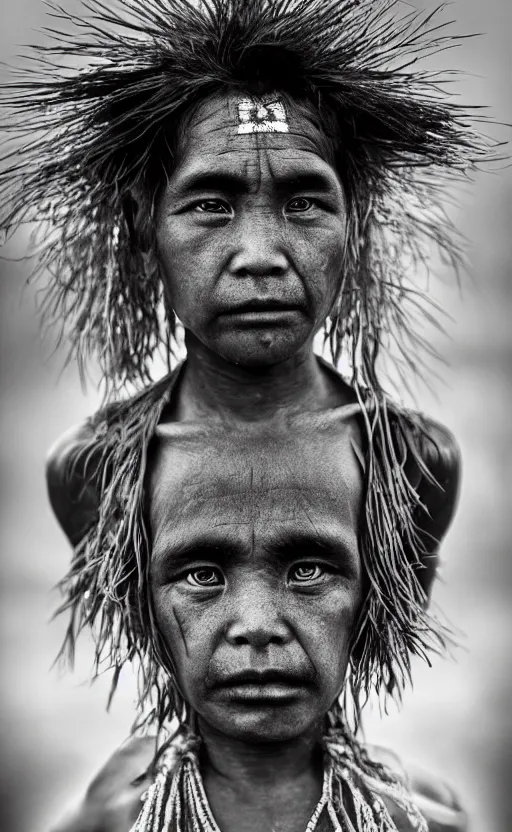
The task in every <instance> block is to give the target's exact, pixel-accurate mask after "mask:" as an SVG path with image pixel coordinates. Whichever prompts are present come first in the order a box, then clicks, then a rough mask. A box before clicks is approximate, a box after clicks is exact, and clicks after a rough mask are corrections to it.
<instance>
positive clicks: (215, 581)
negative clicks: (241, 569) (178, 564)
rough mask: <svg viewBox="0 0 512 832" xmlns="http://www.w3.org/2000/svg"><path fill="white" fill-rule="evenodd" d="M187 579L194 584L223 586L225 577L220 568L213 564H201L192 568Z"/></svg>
mask: <svg viewBox="0 0 512 832" xmlns="http://www.w3.org/2000/svg"><path fill="white" fill-rule="evenodd" d="M187 581H188V583H189V584H192V586H208V587H209V586H222V584H223V583H224V579H223V577H222V573H221V571H220V569H215V567H213V566H200V567H199V568H198V569H191V570H190V572H189V573H188V574H187Z"/></svg>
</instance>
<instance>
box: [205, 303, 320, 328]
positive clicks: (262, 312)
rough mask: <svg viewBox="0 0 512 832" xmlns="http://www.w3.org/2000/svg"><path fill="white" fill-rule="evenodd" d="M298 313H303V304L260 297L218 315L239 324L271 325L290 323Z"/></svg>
mask: <svg viewBox="0 0 512 832" xmlns="http://www.w3.org/2000/svg"><path fill="white" fill-rule="evenodd" d="M298 314H302V315H303V314H304V305H303V304H300V303H292V302H285V301H282V300H278V299H271V298H261V299H254V300H251V301H249V302H247V303H242V304H239V305H238V306H233V307H231V308H230V309H227V310H225V311H224V312H222V314H221V315H220V317H221V318H227V319H229V321H230V322H231V323H237V324H238V325H240V326H269V325H270V326H271V325H275V324H277V325H285V324H286V323H290V322H291V321H292V320H293V319H294V318H296V316H297V315H298Z"/></svg>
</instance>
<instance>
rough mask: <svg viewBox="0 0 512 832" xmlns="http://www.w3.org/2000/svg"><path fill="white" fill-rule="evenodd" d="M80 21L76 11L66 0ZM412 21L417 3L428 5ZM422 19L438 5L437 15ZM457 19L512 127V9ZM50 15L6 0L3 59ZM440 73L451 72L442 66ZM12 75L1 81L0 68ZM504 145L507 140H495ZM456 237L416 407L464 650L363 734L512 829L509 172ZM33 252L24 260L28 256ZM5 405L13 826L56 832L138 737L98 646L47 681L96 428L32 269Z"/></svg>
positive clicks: (468, 51) (5, 648) (420, 676)
mask: <svg viewBox="0 0 512 832" xmlns="http://www.w3.org/2000/svg"><path fill="white" fill-rule="evenodd" d="M62 2H63V5H64V6H65V7H66V8H76V3H75V2H73V4H72V5H71V4H70V3H68V2H67V0H62ZM415 5H420V0H417V2H416V3H415ZM422 5H423V6H424V7H425V8H431V7H433V4H431V3H430V2H429V0H423V4H422ZM448 14H449V16H452V17H454V18H455V19H456V20H457V21H458V25H457V29H458V31H460V32H463V33H470V32H482V33H484V36H483V37H482V38H480V39H479V40H478V41H467V42H466V43H465V45H464V47H463V48H462V49H460V50H458V51H457V52H456V53H454V54H452V55H450V56H447V60H446V61H445V62H444V63H447V62H448V59H449V61H451V63H452V65H453V64H456V65H458V66H460V67H463V68H465V69H467V70H469V71H470V72H471V73H472V77H471V78H468V79H466V80H465V81H464V82H461V84H460V90H461V92H462V95H463V97H464V100H465V101H468V102H470V103H483V104H487V105H489V106H490V108H491V112H492V114H493V115H494V116H495V117H496V118H497V119H499V120H502V121H507V120H508V121H512V108H511V103H512V102H511V100H510V79H511V76H512V60H511V52H512V50H511V35H512V25H511V24H512V4H511V3H510V0H486V2H481V0H458V2H455V3H453V4H452V5H451V8H450V9H449V12H448ZM44 23H45V20H44V5H43V3H42V2H41V0H3V2H2V27H1V28H0V49H1V52H2V57H3V59H4V60H6V61H9V60H11V59H12V57H13V55H14V54H15V53H16V51H17V49H18V47H19V46H20V45H22V44H24V43H27V42H30V41H32V40H33V39H34V37H35V35H34V31H33V30H34V29H38V28H40V27H41V26H42V25H44ZM442 60H443V59H442V58H441V61H442ZM0 73H1V77H5V70H4V69H1V70H0ZM499 135H501V136H503V135H504V134H503V131H502V132H500V133H499ZM458 221H459V223H460V226H461V228H462V230H463V231H464V232H465V234H466V235H467V236H468V238H469V240H470V243H471V249H470V256H471V261H472V273H471V278H470V279H468V280H467V281H466V285H465V290H464V300H463V301H462V300H461V298H460V296H459V294H458V292H457V291H456V290H453V289H450V288H449V287H448V286H444V287H442V288H441V289H440V290H439V292H440V297H441V298H442V302H443V304H444V306H445V308H446V309H447V310H448V311H449V313H450V314H451V315H452V317H453V323H450V324H449V327H448V328H449V332H450V339H440V340H439V342H438V348H439V349H440V351H441V352H442V354H443V356H444V357H445V358H446V359H447V361H448V363H449V365H450V366H449V367H448V368H447V369H443V371H442V375H443V378H444V383H443V384H442V385H440V386H438V398H437V399H435V398H433V397H432V396H431V395H429V394H427V393H426V392H425V391H423V392H421V393H420V399H419V401H420V404H421V406H422V407H424V408H425V409H426V410H427V411H428V412H429V413H430V414H432V415H433V416H435V417H437V418H439V419H440V420H442V421H443V422H445V423H446V424H447V425H448V426H449V427H451V428H452V430H453V431H454V432H455V434H456V436H457V438H458V439H459V442H460V444H461V446H462V452H463V459H464V480H463V487H462V495H461V501H460V507H459V511H458V514H457V517H456V521H455V523H454V525H453V528H452V530H451V531H450V533H449V536H448V537H447V539H446V542H445V545H444V548H443V556H444V560H445V567H444V580H445V583H444V584H443V585H441V584H440V585H439V586H438V587H437V590H436V593H435V600H436V602H438V603H439V604H440V605H441V606H442V608H443V610H444V611H445V612H446V614H447V616H448V617H449V618H450V620H451V621H452V622H454V624H456V626H457V627H458V628H460V630H461V631H462V632H463V633H464V634H465V636H464V639H463V640H464V645H465V646H464V649H463V650H459V651H457V653H456V660H454V661H436V662H435V664H434V667H433V668H432V669H429V668H426V667H424V666H421V665H418V666H417V667H416V675H415V688H414V692H413V693H410V694H408V695H407V697H406V700H405V703H404V707H403V709H402V712H401V713H400V714H398V713H397V712H396V710H394V709H392V711H391V714H390V715H389V716H388V717H387V718H386V719H384V720H383V721H381V720H380V719H379V717H378V715H376V714H374V715H372V716H371V717H370V718H369V719H368V720H367V734H368V738H369V739H371V740H373V741H379V742H385V743H387V744H390V745H392V746H393V747H394V748H395V749H397V750H398V751H399V752H400V753H402V754H403V755H404V756H405V757H406V758H407V757H408V758H412V759H414V760H416V761H417V762H419V763H422V764H423V765H425V766H426V767H427V768H431V769H432V770H434V771H437V772H439V773H441V774H442V775H443V776H445V777H446V778H448V780H451V782H452V783H453V784H454V785H455V787H456V788H457V790H458V791H459V793H460V795H461V797H462V801H463V803H464V804H465V805H466V807H467V808H468V810H469V812H470V815H471V818H472V823H471V830H472V832H510V830H511V829H512V790H511V789H510V787H509V781H510V771H511V768H512V722H511V705H510V703H511V702H512V675H511V672H510V661H511V656H512V612H511V600H512V559H511V553H510V543H511V540H512V506H511V504H510V500H509V493H510V482H511V473H512V466H511V458H512V450H511V448H512V441H511V440H512V427H511V425H512V420H511V406H512V369H511V368H512V362H511V358H512V327H511V319H512V280H511V277H512V274H511V273H512V254H511V238H512V172H511V169H503V170H501V171H499V172H495V173H492V174H486V175H481V176H480V177H479V178H478V180H477V183H476V185H475V187H474V188H473V190H472V191H471V192H470V191H468V193H467V194H466V195H465V196H464V198H463V203H462V207H461V208H460V209H459V211H458ZM25 246H26V241H25V240H24V238H23V237H22V236H20V238H19V239H18V240H17V241H16V244H15V246H14V248H13V247H11V248H10V251H11V252H13V251H14V252H17V253H20V254H21V253H22V252H23V250H24V247H25ZM0 270H1V275H0V277H1V279H0V293H1V311H0V395H1V413H0V419H1V422H0V427H1V433H0V437H1V448H0V454H1V457H0V459H1V486H2V492H1V493H2V502H1V509H0V544H1V585H2V604H1V612H0V616H1V619H0V623H1V626H0V642H1V648H2V663H1V667H2V674H1V680H0V681H1V690H2V717H3V719H2V738H3V758H2V765H1V770H0V783H1V786H2V801H1V808H0V813H1V817H0V828H1V829H2V830H3V829H5V830H10V832H45V830H48V826H49V824H50V822H51V821H52V820H55V819H56V818H57V817H58V816H59V815H61V814H62V810H63V809H64V807H65V806H66V805H67V804H68V803H69V802H70V801H72V800H73V798H74V797H76V796H77V795H79V794H80V792H81V790H82V789H83V788H84V786H85V784H86V783H87V782H88V780H89V779H90V777H91V775H92V774H93V773H94V771H95V770H96V769H97V768H98V767H99V765H100V764H101V763H102V761H103V760H104V759H105V758H106V756H107V755H108V754H109V753H110V752H111V751H112V750H113V749H114V748H115V746H116V745H117V744H119V743H120V742H121V741H122V740H123V739H124V738H125V736H126V734H127V732H128V730H129V726H130V723H131V719H132V716H133V709H132V700H133V695H134V687H133V679H131V678H130V676H129V675H126V676H125V677H123V678H122V680H121V687H120V692H119V694H118V696H117V700H116V701H115V702H114V706H113V709H112V711H111V713H110V714H108V715H107V714H106V713H105V707H104V706H105V701H106V695H107V689H108V679H102V680H100V681H99V682H98V683H96V684H95V685H94V686H93V687H92V688H91V687H90V686H89V685H88V683H87V674H88V668H89V659H90V646H89V645H88V644H87V643H85V644H84V645H83V647H82V648H81V650H80V652H79V659H78V667H77V670H76V672H75V674H74V675H70V674H68V675H61V674H59V673H58V672H57V671H55V670H54V671H51V672H50V665H51V662H52V660H53V658H54V656H55V654H56V651H57V649H58V646H59V644H60V642H61V639H62V636H63V631H64V626H65V622H64V621H58V622H55V623H52V624H51V625H50V624H48V620H49V616H50V614H51V611H52V609H53V608H54V606H55V603H56V601H57V597H56V595H55V593H52V592H51V590H52V586H53V585H54V584H55V583H56V582H57V580H58V579H59V578H60V577H61V576H62V575H63V573H64V571H65V570H66V568H67V564H68V562H69V550H68V546H67V544H66V542H65V540H64V538H63V536H62V534H61V532H60V531H59V529H58V527H57V525H56V522H55V521H54V519H53V518H52V516H51V513H50V509H49V506H48V503H47V500H46V493H45V484H44V473H43V472H44V458H45V453H46V450H47V449H48V447H49V446H50V444H51V443H52V441H53V440H55V439H56V438H57V437H58V436H59V435H60V434H61V433H62V432H63V431H64V430H65V429H67V428H68V427H70V426H71V425H72V424H74V423H76V422H77V421H79V420H81V419H82V418H84V417H85V416H86V415H88V414H89V413H91V412H92V411H93V410H94V409H95V407H96V406H97V404H98V396H97V395H96V394H95V393H94V391H90V392H89V393H88V395H87V396H85V395H84V394H83V393H82V391H81V389H80V385H79V383H78V381H77V378H76V371H75V368H74V367H71V368H69V369H68V370H67V371H66V372H64V373H63V374H61V366H62V357H63V356H62V355H59V354H57V355H55V356H53V357H51V356H50V353H51V350H50V347H49V345H45V346H42V345H41V342H40V338H39V334H38V326H37V321H36V316H35V313H34V304H35V295H34V291H33V290H32V289H29V290H27V291H26V292H25V294H24V296H23V298H22V286H23V283H24V279H25V277H26V266H25V265H24V264H23V263H16V264H15V263H9V264H6V263H3V264H0Z"/></svg>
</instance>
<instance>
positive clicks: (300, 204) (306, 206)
mask: <svg viewBox="0 0 512 832" xmlns="http://www.w3.org/2000/svg"><path fill="white" fill-rule="evenodd" d="M316 204H317V203H316V200H314V199H311V197H308V196H295V197H293V199H290V200H289V201H288V202H287V203H286V210H287V211H288V212H289V213H290V214H302V213H304V212H305V211H309V210H311V208H314V207H315V206H316Z"/></svg>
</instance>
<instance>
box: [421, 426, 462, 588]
mask: <svg viewBox="0 0 512 832" xmlns="http://www.w3.org/2000/svg"><path fill="white" fill-rule="evenodd" d="M412 457H413V459H412V461H411V464H410V472H409V479H410V481H411V484H412V485H413V486H414V487H415V489H416V493H417V495H418V500H419V505H418V508H417V509H416V511H415V517H414V520H415V523H416V532H417V536H418V544H419V548H420V551H421V568H420V569H419V570H418V579H419V581H420V583H421V585H422V586H423V589H424V590H425V591H426V593H427V595H428V594H429V591H430V589H431V586H432V581H433V578H434V576H435V572H436V567H437V561H438V551H439V545H440V543H441V541H442V539H443V537H444V536H445V534H446V532H447V531H448V528H449V526H450V523H451V521H452V519H453V516H454V514H455V509H456V507H457V500H458V495H459V486H460V472H461V459H460V451H459V446H458V444H457V441H456V439H455V437H454V436H453V434H452V433H451V431H449V430H448V428H446V427H444V426H443V425H441V424H439V423H438V422H434V421H432V420H427V419H423V420H422V422H421V430H420V432H419V434H418V438H417V443H416V448H415V451H414V453H413V454H412Z"/></svg>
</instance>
